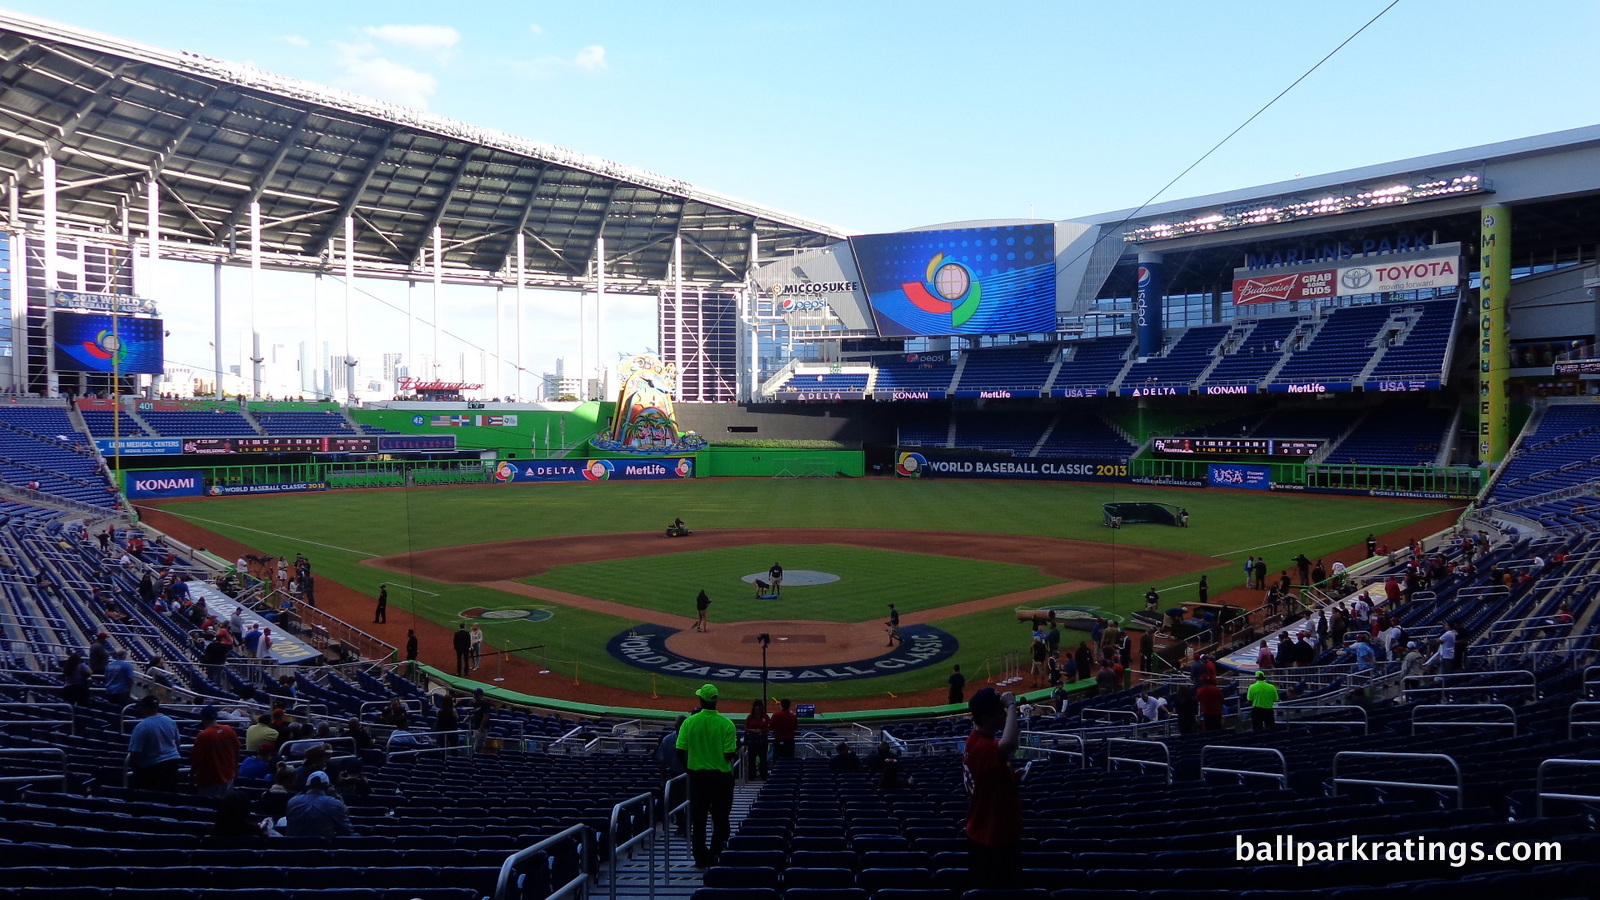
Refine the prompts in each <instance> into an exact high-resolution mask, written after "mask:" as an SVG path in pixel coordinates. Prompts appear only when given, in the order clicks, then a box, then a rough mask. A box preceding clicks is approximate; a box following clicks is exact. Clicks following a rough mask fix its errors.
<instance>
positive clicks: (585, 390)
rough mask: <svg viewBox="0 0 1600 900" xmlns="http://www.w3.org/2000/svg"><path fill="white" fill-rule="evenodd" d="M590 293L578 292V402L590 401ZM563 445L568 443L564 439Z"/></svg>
mask: <svg viewBox="0 0 1600 900" xmlns="http://www.w3.org/2000/svg"><path fill="white" fill-rule="evenodd" d="M588 333H589V292H588V291H579V292H578V400H579V401H583V400H587V399H589V396H588V395H589V367H588V364H587V363H586V362H585V360H584V358H585V357H586V356H587V355H588V353H587V352H586V351H587V350H588V344H589V342H588V339H587V335H588ZM562 443H563V445H564V444H565V443H566V442H565V440H564V439H563V441H562Z"/></svg>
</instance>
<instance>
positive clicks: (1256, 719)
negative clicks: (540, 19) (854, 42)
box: [0, 12, 1600, 900]
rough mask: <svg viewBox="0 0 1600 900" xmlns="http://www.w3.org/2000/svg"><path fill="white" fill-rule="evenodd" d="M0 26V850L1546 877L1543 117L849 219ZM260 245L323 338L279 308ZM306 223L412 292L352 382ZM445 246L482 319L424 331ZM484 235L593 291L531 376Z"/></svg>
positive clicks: (1546, 155)
mask: <svg viewBox="0 0 1600 900" xmlns="http://www.w3.org/2000/svg"><path fill="white" fill-rule="evenodd" d="M0 57H3V59H4V63H3V73H0V175H3V176H4V177H3V179H0V191H3V193H4V196H5V197H6V198H7V206H5V207H3V208H0V215H3V217H4V221H5V224H4V226H3V229H0V255H3V257H4V259H3V264H0V309H3V311H4V313H5V315H3V316H0V322H3V323H4V325H3V330H0V345H3V346H0V351H3V355H0V389H3V392H4V393H3V394H0V475H3V482H0V584H3V590H0V794H3V796H4V797H5V803H4V805H3V806H0V859H4V861H5V865H4V866H3V867H0V900H10V898H13V897H14V898H19V900H20V898H28V900H39V898H55V900H87V898H96V900H98V898H104V897H112V898H113V900H124V898H140V897H151V898H154V897H156V896H158V894H159V896H161V897H162V898H163V900H169V898H173V897H178V898H188V897H196V898H198V897H200V896H205V897H208V898H209V897H219V898H225V900H263V898H266V897H268V896H270V897H272V898H274V900H276V898H281V897H285V896H288V895H290V894H293V895H294V897H295V898H296V900H408V898H422V900H480V898H493V900H546V898H552V900H553V898H564V897H587V896H591V895H594V896H599V895H600V894H601V893H602V892H605V893H608V894H609V895H610V896H611V897H613V898H615V897H617V896H618V895H619V894H620V895H624V896H629V897H668V898H670V897H684V898H694V900H743V898H750V900H779V898H788V900H1041V898H1042V900H1052V898H1053V900H1067V898H1077V897H1091V896H1093V897H1127V896H1150V897H1162V898H1171V900H1179V898H1202V897H1206V898H1210V897H1223V896H1241V897H1248V898H1256V900H1287V898H1289V897H1295V898H1297V900H1299V898H1307V897H1326V898H1330V900H1332V898H1341V900H1342V898H1350V900H1360V898H1370V897H1379V896H1384V897H1387V896H1391V895H1392V894H1393V892H1394V891H1396V890H1402V891H1405V892H1406V893H1407V895H1408V896H1413V897H1416V898H1418V900H1422V898H1432V897H1447V896H1448V897H1450V898H1451V900H1459V898H1461V897H1471V896H1473V895H1474V894H1475V893H1476V891H1477V890H1483V891H1485V896H1487V895H1488V894H1489V892H1490V891H1491V890H1492V891H1494V892H1495V894H1496V895H1500V894H1505V893H1507V892H1510V893H1513V894H1514V895H1518V896H1524V897H1530V898H1537V897H1549V898H1566V897H1587V896H1594V895H1595V888H1594V885H1595V883H1596V881H1595V876H1596V872H1597V871H1600V866H1597V862H1596V861H1597V860H1600V833H1597V832H1596V830H1595V821H1596V818H1595V817H1596V812H1597V811H1600V702H1597V701H1600V697H1597V696H1596V691H1597V690H1600V659H1597V646H1600V645H1597V639H1596V634H1597V632H1600V616H1597V612H1596V611H1597V609H1600V603H1597V594H1600V545H1597V541H1596V536H1597V534H1600V356H1597V354H1596V337H1597V323H1600V302H1597V298H1596V290H1597V289H1600V257H1597V248H1600V126H1593V127H1587V128H1580V129H1575V130H1571V131H1563V132H1557V133H1553V134H1543V135H1534V136H1528V137H1525V138H1522V139H1518V140H1513V141H1508V142H1503V143H1497V144H1489V145H1484V146H1474V147H1465V148H1463V149H1460V150H1455V151H1450V152H1445V153H1439V154H1435V155H1431V156H1426V157H1420V158H1413V159H1404V160H1394V161H1387V162H1380V163H1375V164H1372V165H1368V166H1366V167H1364V168H1358V169H1351V170H1346V171H1339V172H1332V173H1328V174H1323V175H1314V176H1310V177H1301V178H1297V179H1295V180H1293V181H1287V182H1280V183H1274V184H1265V185H1258V186H1252V187H1241V188H1238V189H1237V190H1232V191H1229V192H1226V193H1221V194H1212V195H1208V196H1200V197H1193V198H1189V199H1183V200H1176V201H1168V202H1160V203H1153V204H1146V205H1143V206H1138V207H1130V208H1127V209H1121V210H1113V211H1109V212H1106V213H1103V214H1100V215H1095V216H1085V217H1081V218H1078V219H1074V220H1071V221H1053V220H1039V219H1012V218H1006V219H993V220H983V221H960V222H946V223H932V224H926V225H921V226H913V227H908V228H907V229H905V230H902V231H897V232H892V233H882V234H850V233H845V232H843V231H840V230H838V229H836V228H834V227H832V226H829V225H827V224H824V223H822V222H819V221H813V220H810V219H807V218H804V217H801V216H796V215H792V214H789V213H784V212H780V211H777V210H773V209H767V208H765V207H762V206H759V205H756V204H753V203H750V202H746V201H742V200H737V199H734V198H732V197H728V196H724V195H722V194H719V193H717V192H715V191H711V190H707V189H702V188H699V187H696V186H695V185H692V184H689V183H687V182H685V181H681V180H678V179H674V178H671V177H667V176H662V175H658V174H655V173H651V172H647V171H644V170H642V169H635V168H632V167H630V166H628V165H625V164H621V163H616V162H611V161H608V160H605V159H601V158H598V157H594V156H589V155H586V154H584V153H581V152H575V151H570V150H565V149H562V148H558V147H554V146H551V145H548V144H543V143H539V142H536V141H533V140H528V139H525V138H521V137H515V136H512V135H509V134H504V133H501V132H497V131H493V130H491V129H487V128H483V127H480V126H476V125H472V124H469V123H464V122H459V121H453V120H449V119H445V118H442V117H439V116H435V115H432V114H428V113H423V112H418V111H415V110H409V109H403V108H400V107H396V106H392V105H389V104H383V103H378V102H375V101H368V100H364V99H362V98H360V97H357V96H355V95H352V94H347V93H344V92H341V91H337V90H333V89H329V88H322V87H319V86H316V85H312V84H309V83H305V82H300V81H296V80H294V79H291V78H287V77H282V76H278V75H274V74H271V73H267V72H264V71H262V70H260V69H256V68H253V67H250V66H244V65H236V64H233V63H228V62H224V61H220V60H215V59H211V58H208V57H203V56H197V55H194V54H187V53H184V54H180V53H174V52H170V51H166V50H161V49H158V48H153V47H149V46H146V45H142V44H137V43H134V42H131V41H125V40H121V39H119V38H115V37H109V36H106V35H102V34H98V33H94V32H90V31H84V30H80V29H77V28H75V27H72V26H67V25H61V24H57V23H53V22H47V21H43V20H39V19H34V18H31V17H27V16H23V15H19V14H13V13H8V12H0ZM179 266H190V267H193V266H209V267H211V269H212V270H213V271H214V273H215V285H216V287H215V297H214V305H213V309H212V312H211V318H210V319H209V320H208V321H207V322H205V323H203V327H205V328H210V329H214V333H215V338H216V339H215V341H214V342H213V344H212V346H213V347H214V348H215V358H214V359H213V360H211V361H210V362H211V365H210V367H209V368H207V367H205V366H204V365H201V366H194V365H188V364H185V366H182V367H180V366H178V365H176V364H175V363H174V362H173V361H172V360H171V358H170V356H169V355H168V354H167V353H166V352H165V350H164V345H163V341H164V338H166V337H168V336H170V333H171V332H170V329H171V328H172V327H173V325H174V323H173V322H172V321H171V320H164V319H163V314H162V303H163V297H162V291H161V287H160V286H161V285H162V284H163V283H164V281H166V280H169V279H171V278H172V277H173V276H172V274H171V273H172V272H174V271H175V267H179ZM225 270H226V271H227V272H228V273H229V278H230V280H231V285H232V286H231V287H229V288H227V289H225V279H224V271H225ZM235 273H247V277H246V276H244V275H241V277H240V278H239V279H233V278H232V276H233V275H234V274H235ZM268 274H270V275H272V276H274V277H287V276H293V277H295V278H298V279H301V282H296V283H303V285H304V290H305V292H306V293H307V294H308V295H310V296H312V297H313V298H314V299H312V301H311V302H312V304H313V306H312V308H313V309H314V310H315V311H316V315H317V320H316V321H317V322H322V321H323V320H324V318H325V320H326V321H327V322H333V321H336V320H338V319H339V318H340V317H341V316H342V317H343V319H344V322H345V323H346V324H345V327H344V329H343V332H342V333H343V334H344V335H345V341H346V346H345V348H344V349H343V350H342V351H335V352H334V353H333V354H332V355H330V353H329V352H327V350H326V347H327V344H326V343H325V342H324V340H323V339H324V337H325V335H322V334H320V333H314V332H313V330H312V329H314V328H321V327H322V325H320V324H315V325H311V326H310V327H308V328H307V329H306V336H305V340H306V344H305V345H304V346H309V347H310V348H312V349H311V350H306V349H304V347H303V348H302V351H301V355H300V360H298V361H291V362H296V364H294V365H288V366H283V365H281V361H278V360H275V359H274V354H273V352H272V348H264V347H263V345H262V343H261V340H260V334H259V332H258V331H257V326H256V322H255V319H254V316H255V315H256V307H257V305H258V304H257V291H258V286H259V284H260V283H261V282H260V279H262V278H264V277H266V275H268ZM358 280H361V281H363V282H391V283H405V284H406V285H407V288H406V290H407V291H408V292H410V293H415V294H416V295H417V296H419V297H421V298H423V299H424V300H431V303H432V307H431V309H430V312H429V314H428V315H427V316H422V315H421V314H420V313H419V312H418V311H417V310H414V309H413V306H412V304H411V303H410V302H409V301H408V302H407V304H406V306H405V308H404V310H403V316H404V321H403V327H404V328H405V329H406V333H407V335H408V341H409V343H408V345H407V350H406V354H405V355H404V357H403V360H402V362H403V364H404V365H403V367H402V366H399V365H396V366H387V364H386V366H387V368H388V369H390V370H392V371H386V373H385V376H384V378H383V379H380V380H379V383H377V384H376V387H375V389H374V385H371V384H367V383H365V382H363V381H362V379H361V378H359V377H358V375H357V366H358V363H357V360H356V359H355V358H354V357H353V356H352V353H351V350H350V348H349V346H348V341H349V333H350V327H349V321H350V317H351V315H352V313H351V310H352V305H353V304H360V303H362V302H364V301H363V300H362V299H361V297H360V296H359V292H360V291H361V290H362V289H361V288H360V287H358V285H357V282H358ZM240 285H246V286H247V287H246V289H245V290H244V291H243V292H241V291H240V290H236V289H235V288H238V287H239V286H240ZM329 285H333V286H334V287H329ZM445 285H450V286H453V287H462V286H465V287H472V288H476V289H481V290H483V291H486V292H494V295H495V297H496V312H495V316H496V324H497V326H498V327H500V328H504V329H507V330H512V329H514V331H515V335H516V341H517V342H518V346H519V349H518V350H516V351H514V352H515V353H516V355H517V357H518V358H517V360H516V362H515V364H514V365H513V364H512V362H511V360H510V359H509V357H508V355H507V354H504V353H502V351H501V350H500V347H499V345H498V344H497V345H496V351H495V353H496V358H497V361H498V362H500V363H504V364H505V365H504V366H500V367H498V368H497V372H500V371H501V370H503V369H510V370H512V371H514V372H515V374H514V375H513V376H512V377H510V378H505V377H502V375H500V374H495V375H492V376H485V377H480V378H479V379H478V380H477V381H474V380H473V379H472V378H471V377H469V376H470V373H471V369H470V367H469V366H468V365H467V364H466V363H465V362H462V363H461V364H460V365H459V366H458V367H455V368H451V367H450V366H447V365H445V363H444V360H445V357H443V356H442V355H441V353H440V334H441V331H447V330H448V329H449V328H450V327H451V322H450V319H451V310H450V309H449V307H448V304H446V305H445V306H444V307H441V305H440V303H441V301H440V298H441V288H442V286H445ZM314 292H320V293H314ZM534 292H564V293H565V294H567V295H572V296H576V297H578V298H580V299H579V302H580V303H588V302H590V301H595V306H594V310H595V314H594V320H593V329H592V330H591V331H589V332H587V333H586V334H585V336H584V338H583V346H582V347H578V348H574V349H573V351H572V352H573V354H574V356H575V357H576V358H577V359H579V360H582V361H583V362H580V364H579V365H577V366H576V367H575V368H576V371H577V372H578V376H577V377H566V376H565V375H564V374H562V375H560V376H559V377H557V378H555V379H553V380H549V379H547V380H546V382H545V383H543V384H541V385H539V390H538V391H537V394H538V395H539V396H541V397H542V398H543V399H539V400H537V401H535V400H529V399H524V398H525V397H528V396H532V395H533V392H530V391H529V390H528V387H527V385H526V383H525V369H524V367H523V366H522V362H521V359H520V354H521V351H520V342H521V340H522V333H523V331H522V330H523V327H524V307H525V305H526V303H525V296H527V295H531V294H532V293H534ZM410 293H408V296H410ZM613 295H616V296H623V295H626V296H632V297H634V298H638V299H639V300H640V301H642V302H646V303H648V304H651V305H652V306H653V309H654V311H655V316H656V322H655V325H656V334H657V336H658V338H657V341H656V343H655V345H654V347H653V348H644V347H640V348H638V350H637V352H635V353H633V354H632V355H631V356H628V357H626V358H623V359H620V360H618V361H616V362H615V364H612V363H610V362H608V361H603V352H602V351H603V347H604V345H603V344H602V343H601V340H602V338H601V335H602V334H603V329H604V327H605V326H606V324H607V323H605V322H604V321H603V317H602V316H601V315H600V313H599V310H600V306H599V304H598V301H597V300H596V298H605V297H608V296H613ZM502 298H504V299H505V300H506V301H508V302H509V304H510V309H511V310H512V312H511V317H510V319H509V320H507V319H505V318H503V317H502V315H501V312H500V306H499V304H500V300H501V299H502ZM390 314H391V315H394V316H400V315H402V313H399V312H394V311H392V310H391V311H390ZM506 321H510V322H512V323H513V324H512V325H509V326H508V325H505V324H503V323H504V322H506ZM185 324H186V325H193V324H194V323H192V322H188V323H185ZM529 326H530V327H532V328H537V327H538V324H537V322H536V321H535V322H530V323H529ZM241 328H243V329H247V331H248V332H249V333H250V334H251V335H252V336H253V338H254V344H253V345H252V346H250V347H249V356H248V357H247V358H246V359H245V360H244V361H243V364H242V365H239V366H231V367H230V366H229V365H228V364H227V361H226V360H224V356H223V343H224V340H223V335H224V330H225V329H230V330H233V331H237V330H239V329H241ZM430 338H431V345H430V344H429V340H430ZM413 359H417V360H419V364H417V365H413V363H412V360H413ZM423 360H425V361H423ZM402 368H404V371H403V372H402ZM285 373H290V374H287V375H286V374H285ZM452 373H454V374H452ZM358 382H359V383H358ZM697 710H699V711H697ZM686 716H687V718H685V717H686ZM1591 717H1593V718H1592V719H1591ZM724 720H727V721H728V722H729V723H731V724H728V725H727V731H726V741H727V742H728V745H727V747H726V750H725V752H723V751H722V749H721V748H720V745H719V746H718V747H717V748H714V750H715V752H712V753H711V754H710V755H711V756H714V757H715V761H714V763H715V764H707V765H708V766H709V767H704V766H701V765H697V761H699V760H700V759H701V757H700V756H697V754H699V753H700V752H701V751H700V750H699V749H698V748H699V745H698V744H697V743H696V741H698V740H700V739H701V737H700V736H702V735H706V734H710V733H712V732H711V731H709V729H711V728H713V727H715V728H722V727H723V724H722V723H723V721H724ZM708 721H710V722H713V723H715V725H708V724H707V722H708ZM986 723H995V724H993V726H992V727H990V726H989V725H987V724H986ZM1001 723H1003V724H1001ZM162 729H165V730H162ZM1590 729H1596V730H1594V731H1591V730H1590ZM989 732H993V734H990V733H989ZM715 733H716V734H718V735H721V734H722V732H721V731H717V732H715ZM152 735H156V737H152ZM691 735H694V737H691ZM972 735H979V736H981V741H980V743H981V742H983V741H986V742H988V745H993V746H998V747H999V748H1001V757H1000V761H999V763H998V764H997V765H1001V766H1010V767H1012V768H1011V769H1010V770H1004V771H1003V777H1001V778H1000V779H999V780H1000V781H1003V782H1004V783H1005V787H1004V791H1006V792H1009V793H1007V794H1006V796H1010V797H1012V798H1013V799H1012V801H1010V802H1011V803H1013V805H1014V806H1015V813H1016V816H1017V817H1019V821H1020V825H1019V826H1017V828H1016V829H1015V830H1014V831H1007V829H1006V828H1004V827H998V826H996V827H990V826H992V825H993V824H994V823H992V822H990V823H987V824H985V823H980V822H979V821H978V818H977V817H978V815H979V813H978V812H975V810H977V809H978V808H979V807H980V806H983V804H980V803H979V801H978V799H977V798H978V797H979V796H980V795H984V796H987V795H986V794H984V793H983V792H985V791H990V790H1001V789H1000V788H993V787H974V781H975V778H974V776H973V772H974V769H973V768H972V767H973V766H974V765H975V764H974V763H973V762H972V760H973V758H974V756H975V751H974V750H973V749H972V748H973V746H974V744H973V740H974V738H973V737H971V736H972ZM161 736H166V737H161ZM158 737H160V738H161V739H160V740H158ZM162 740H165V741H166V742H167V743H165V744H164V743H162ZM718 740H722V738H718ZM168 744H170V749H169V751H168V752H163V751H162V748H163V747H167V746H168ZM964 748H965V749H964ZM1007 754H1009V757H1010V761H1009V762H1007V761H1006V755H1007ZM964 767H965V768H964ZM725 776H726V779H727V781H726V783H724V781H721V780H718V779H721V778H724V777H725ZM976 780H977V781H979V782H982V783H985V784H987V783H989V782H984V781H983V779H976ZM969 795H970V796H969ZM718 804H722V807H721V809H722V812H721V816H722V817H723V818H722V819H721V820H720V821H719V813H718V809H719V807H718ZM984 808H985V809H989V808H988V807H986V806H985V807H984ZM989 812H990V813H993V812H994V810H993V809H989ZM707 815H709V816H710V817H711V819H712V821H713V826H712V828H711V829H710V831H709V832H708V831H707V829H706V824H705V817H706V816H707ZM1002 824H1004V823H1002ZM1001 833H1004V835H1007V836H1003V837H995V835H996V834H1001ZM290 871H292V872H293V873H294V881H293V883H292V884H286V883H285V881H284V874H285V873H286V872H290Z"/></svg>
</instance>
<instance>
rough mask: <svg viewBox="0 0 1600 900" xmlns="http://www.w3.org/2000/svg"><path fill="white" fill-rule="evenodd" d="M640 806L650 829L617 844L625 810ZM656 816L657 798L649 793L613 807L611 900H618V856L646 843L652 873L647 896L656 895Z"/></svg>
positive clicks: (609, 839)
mask: <svg viewBox="0 0 1600 900" xmlns="http://www.w3.org/2000/svg"><path fill="white" fill-rule="evenodd" d="M640 805H642V806H644V809H645V821H646V822H649V823H650V827H649V828H646V829H643V830H642V831H640V832H639V833H638V834H636V835H634V836H633V837H631V838H628V839H627V840H625V841H622V842H621V843H618V842H617V837H618V829H617V826H618V824H619V820H620V819H621V817H622V812H623V810H625V809H628V808H630V807H635V806H640ZM655 816H656V798H655V796H654V795H653V794H649V793H644V794H639V795H637V796H634V797H630V798H628V799H627V800H624V801H622V802H621V803H618V804H617V805H615V806H613V807H611V830H610V831H609V832H608V843H609V845H610V847H611V869H612V877H611V900H617V879H616V868H617V860H618V858H619V857H618V855H617V854H618V853H619V852H621V851H623V850H632V849H633V848H634V847H636V846H638V845H639V844H641V843H644V842H649V844H650V865H649V866H648V869H649V872H650V876H649V878H650V888H649V894H648V895H647V896H654V895H655V892H656V841H655V838H656V829H655Z"/></svg>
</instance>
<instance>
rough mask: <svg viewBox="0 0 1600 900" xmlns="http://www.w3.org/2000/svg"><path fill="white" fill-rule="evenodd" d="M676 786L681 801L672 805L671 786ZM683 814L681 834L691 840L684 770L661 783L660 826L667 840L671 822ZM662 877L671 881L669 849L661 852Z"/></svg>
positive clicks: (669, 834)
mask: <svg viewBox="0 0 1600 900" xmlns="http://www.w3.org/2000/svg"><path fill="white" fill-rule="evenodd" d="M674 786H677V787H679V788H681V789H682V790H683V802H682V803H679V804H678V805H676V806H674V805H673V804H672V795H673V793H674V791H673V788H674ZM680 814H681V815H682V816H683V836H684V838H685V839H686V840H692V839H693V836H692V835H691V834H690V830H691V829H690V822H689V773H687V772H684V773H682V774H679V775H674V776H672V777H671V778H668V779H667V780H666V782H665V783H664V784H662V785H661V827H662V828H663V829H665V830H666V833H667V840H669V841H670V840H672V823H673V821H674V820H675V819H677V817H678V816H679V815H680ZM662 869H663V877H664V878H665V879H666V880H667V882H668V883H671V881H672V851H671V850H670V849H669V850H668V851H667V852H666V853H665V854H663V865H662Z"/></svg>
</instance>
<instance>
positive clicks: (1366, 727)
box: [1274, 703, 1372, 734]
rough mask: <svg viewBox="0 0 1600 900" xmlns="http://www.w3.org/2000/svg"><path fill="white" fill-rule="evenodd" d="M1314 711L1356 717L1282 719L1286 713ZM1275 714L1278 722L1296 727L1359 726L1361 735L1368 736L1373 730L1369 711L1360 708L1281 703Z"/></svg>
mask: <svg viewBox="0 0 1600 900" xmlns="http://www.w3.org/2000/svg"><path fill="white" fill-rule="evenodd" d="M1313 711H1315V712H1334V713H1344V714H1349V715H1354V716H1355V718H1353V719H1284V718H1283V717H1282V716H1283V714H1284V713H1289V712H1313ZM1274 712H1276V714H1277V716H1276V718H1277V719H1278V721H1281V722H1285V723H1289V722H1292V723H1294V724H1296V725H1339V726H1345V727H1349V726H1354V725H1359V726H1361V733H1362V734H1367V733H1368V732H1370V731H1371V730H1372V724H1371V720H1370V719H1369V717H1368V716H1367V711H1366V710H1365V709H1362V708H1361V707H1359V706H1315V705H1313V706H1289V705H1287V704H1283V703H1279V704H1278V706H1277V709H1276V710H1274Z"/></svg>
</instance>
